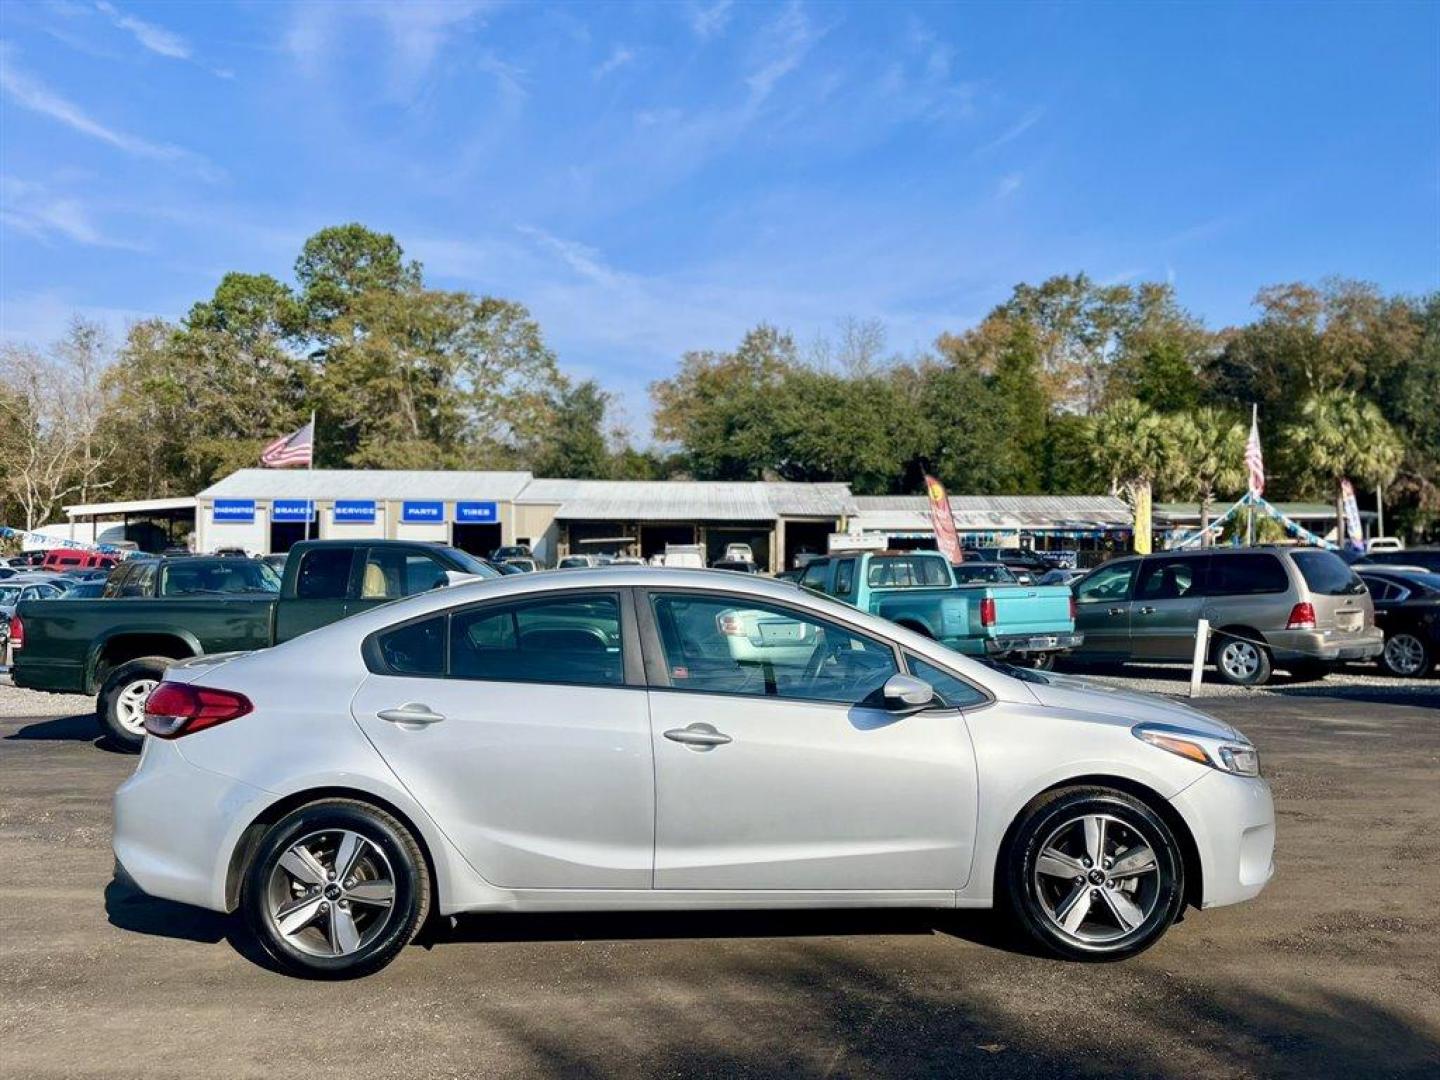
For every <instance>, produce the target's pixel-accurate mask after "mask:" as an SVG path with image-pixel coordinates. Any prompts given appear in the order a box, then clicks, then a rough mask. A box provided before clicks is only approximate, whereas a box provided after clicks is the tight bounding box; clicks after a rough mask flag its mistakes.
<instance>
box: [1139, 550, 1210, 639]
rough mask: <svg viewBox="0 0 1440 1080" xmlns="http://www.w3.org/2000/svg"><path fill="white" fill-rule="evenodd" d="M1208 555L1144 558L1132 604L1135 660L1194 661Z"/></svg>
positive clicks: (1202, 605) (1203, 601) (1203, 598)
mask: <svg viewBox="0 0 1440 1080" xmlns="http://www.w3.org/2000/svg"><path fill="white" fill-rule="evenodd" d="M1209 561H1210V560H1209V558H1208V556H1204V555H1157V556H1151V557H1148V558H1146V559H1145V560H1144V562H1143V564H1142V566H1141V569H1140V574H1139V576H1138V577H1137V578H1136V581H1135V588H1134V590H1133V596H1134V599H1133V600H1132V602H1131V607H1130V655H1131V656H1132V657H1134V658H1135V659H1136V660H1189V659H1191V658H1192V657H1193V656H1194V655H1195V629H1196V626H1197V625H1198V624H1199V622H1200V614H1201V611H1202V610H1203V607H1204V604H1205V568H1206V566H1207V565H1208V563H1209Z"/></svg>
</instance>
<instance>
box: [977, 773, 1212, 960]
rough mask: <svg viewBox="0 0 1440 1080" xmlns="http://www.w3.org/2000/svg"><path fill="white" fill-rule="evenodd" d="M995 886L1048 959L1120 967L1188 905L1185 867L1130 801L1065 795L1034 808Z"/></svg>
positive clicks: (1163, 828) (1146, 812) (1120, 796)
mask: <svg viewBox="0 0 1440 1080" xmlns="http://www.w3.org/2000/svg"><path fill="white" fill-rule="evenodd" d="M1004 858H1005V861H1004V863H1003V864H1002V866H1001V872H1000V875H999V880H998V882H997V884H999V885H1000V886H1001V887H1002V888H1003V891H1004V902H1005V904H1006V905H1007V906H1008V908H1009V911H1010V914H1011V916H1012V918H1013V919H1014V921H1015V922H1016V923H1017V924H1018V925H1019V926H1020V928H1021V929H1022V930H1024V931H1025V933H1026V934H1028V935H1029V936H1030V938H1031V939H1033V940H1034V941H1035V942H1036V943H1037V944H1039V945H1040V946H1041V947H1042V948H1043V949H1045V950H1046V951H1047V952H1051V953H1054V954H1056V955H1058V956H1062V957H1066V958H1068V959H1072V960H1118V959H1124V958H1125V957H1129V956H1134V955H1135V954H1136V953H1139V952H1141V951H1143V950H1145V949H1147V948H1149V947H1150V946H1151V945H1153V944H1154V943H1155V942H1156V941H1158V940H1159V939H1160V936H1161V935H1162V934H1164V933H1165V931H1166V930H1167V929H1168V928H1169V926H1170V924H1171V923H1172V922H1174V921H1175V919H1176V918H1177V917H1178V916H1179V915H1180V912H1181V911H1182V909H1183V908H1184V906H1185V863H1184V858H1183V857H1182V855H1181V852H1180V848H1179V845H1178V844H1177V843H1176V841H1175V837H1174V835H1173V834H1172V833H1171V831H1170V829H1169V827H1168V826H1167V825H1166V824H1165V822H1164V821H1163V820H1162V819H1161V818H1160V817H1159V816H1158V815H1157V814H1156V813H1155V812H1154V811H1152V810H1151V809H1150V808H1149V807H1148V806H1146V805H1145V804H1144V803H1143V802H1141V801H1140V800H1138V799H1136V798H1134V797H1133V796H1130V795H1127V794H1125V793H1124V792H1120V791H1115V790H1112V789H1109V788H1094V787H1086V788H1069V789H1064V790H1061V791H1057V792H1053V793H1051V794H1049V795H1047V796H1045V797H1044V798H1042V799H1040V800H1038V801H1037V802H1036V803H1034V804H1032V805H1031V807H1030V808H1029V810H1028V811H1027V812H1026V814H1025V816H1024V817H1023V818H1022V820H1021V822H1020V824H1019V827H1018V829H1017V831H1016V833H1015V836H1014V839H1013V840H1012V842H1011V843H1010V845H1009V846H1008V848H1007V851H1006V854H1005V856H1004Z"/></svg>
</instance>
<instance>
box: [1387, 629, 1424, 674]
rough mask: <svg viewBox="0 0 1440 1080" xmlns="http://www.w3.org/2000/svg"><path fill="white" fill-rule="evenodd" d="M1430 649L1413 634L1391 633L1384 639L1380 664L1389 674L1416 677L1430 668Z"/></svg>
mask: <svg viewBox="0 0 1440 1080" xmlns="http://www.w3.org/2000/svg"><path fill="white" fill-rule="evenodd" d="M1431 659H1432V658H1431V656H1430V649H1429V648H1428V647H1427V646H1426V644H1425V642H1424V641H1422V640H1421V639H1420V638H1418V637H1416V636H1415V635H1414V634H1406V633H1399V634H1391V635H1390V636H1389V637H1387V638H1386V639H1385V651H1384V652H1382V653H1381V654H1380V666H1381V667H1382V668H1384V669H1385V670H1386V671H1388V672H1389V673H1390V674H1391V675H1399V676H1402V677H1404V678H1416V677H1418V676H1421V675H1424V674H1425V673H1426V672H1427V671H1429V670H1430V664H1431Z"/></svg>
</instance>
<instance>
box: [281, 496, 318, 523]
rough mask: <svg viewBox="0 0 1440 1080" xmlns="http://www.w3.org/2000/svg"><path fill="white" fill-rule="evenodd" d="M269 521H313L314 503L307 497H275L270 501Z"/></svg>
mask: <svg viewBox="0 0 1440 1080" xmlns="http://www.w3.org/2000/svg"><path fill="white" fill-rule="evenodd" d="M270 520H271V521H314V520H315V504H314V503H313V502H311V501H310V500H309V499H275V500H274V501H273V502H271V503H270Z"/></svg>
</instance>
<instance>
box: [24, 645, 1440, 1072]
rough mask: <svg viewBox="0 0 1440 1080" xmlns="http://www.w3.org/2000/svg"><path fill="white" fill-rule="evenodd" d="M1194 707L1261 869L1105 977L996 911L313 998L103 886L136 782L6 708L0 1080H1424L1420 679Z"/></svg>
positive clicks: (481, 954)
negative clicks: (1020, 931) (1253, 892)
mask: <svg viewBox="0 0 1440 1080" xmlns="http://www.w3.org/2000/svg"><path fill="white" fill-rule="evenodd" d="M1183 679H1184V675H1183V672H1177V670H1176V669H1168V670H1165V669H1159V670H1156V669H1127V670H1126V671H1125V672H1124V673H1123V674H1121V675H1118V676H1105V680H1106V681H1111V682H1118V683H1120V684H1122V685H1135V686H1139V687H1142V688H1146V689H1153V690H1159V691H1162V692H1167V691H1168V692H1175V691H1178V690H1180V689H1183ZM1206 690H1207V697H1206V699H1205V700H1204V701H1203V702H1201V703H1200V704H1202V705H1203V707H1205V708H1207V709H1209V710H1210V711H1213V712H1214V713H1215V714H1217V715H1219V716H1222V717H1224V718H1225V719H1227V720H1230V721H1232V722H1234V723H1236V724H1238V725H1239V726H1241V727H1242V728H1243V729H1244V730H1245V731H1246V732H1247V733H1248V734H1249V735H1250V736H1251V737H1252V738H1253V739H1254V740H1255V741H1256V742H1257V743H1258V744H1259V746H1260V748H1261V750H1262V754H1263V760H1264V767H1265V771H1266V773H1267V774H1268V775H1269V777H1270V780H1271V783H1272V785H1273V787H1274V790H1275V795H1276V802H1277V807H1278V812H1279V825H1280V837H1279V851H1278V856H1277V858H1278V866H1279V869H1278V874H1277V877H1276V879H1275V881H1274V882H1272V884H1271V886H1270V887H1269V888H1268V889H1267V890H1266V892H1265V893H1263V894H1262V895H1261V897H1260V898H1259V899H1258V900H1256V901H1254V902H1252V903H1250V904H1246V905H1242V906H1239V907H1233V908H1225V909H1217V910H1214V911H1210V912H1204V913H1198V912H1191V913H1190V914H1189V915H1188V917H1187V918H1186V919H1185V921H1184V922H1183V923H1181V924H1180V925H1179V926H1177V927H1175V928H1174V929H1173V930H1172V931H1171V933H1170V934H1169V935H1168V936H1167V937H1166V938H1165V940H1164V941H1163V942H1161V944H1160V945H1158V946H1157V947H1156V948H1154V949H1152V950H1151V951H1150V952H1148V953H1146V954H1145V955H1143V956H1141V957H1140V958H1138V959H1136V960H1133V961H1130V962H1127V963H1124V964H1109V965H1073V964H1064V963H1059V962H1055V961H1050V960H1047V959H1041V958H1037V957H1034V956H1031V955H1029V954H1027V953H1026V952H1024V951H1021V950H1019V949H1018V948H1017V946H1016V945H1015V944H1014V943H1013V942H1012V941H1011V940H1010V939H1009V938H1008V936H1007V935H1005V934H1004V933H1003V932H1002V930H1001V929H1000V927H999V926H998V924H997V921H996V920H995V919H993V918H992V917H990V916H989V915H988V914H985V913H971V914H965V915H951V914H937V913H932V912H925V913H904V912H901V913H895V912H886V913H843V914H835V913H803V914H786V915H783V916H781V915H768V914H760V913H747V914H714V913H709V914H676V915H666V914H653V913H652V914H645V915H606V916H589V917H574V916H490V917H485V918H479V917H475V918H469V919H463V920H460V921H459V923H458V925H456V926H454V927H451V926H448V925H447V926H442V927H439V928H436V929H435V930H434V931H433V932H432V933H431V934H430V935H429V936H428V938H427V940H426V942H425V944H424V945H423V946H421V947H415V948H412V949H410V950H408V952H407V954H406V955H404V956H402V957H401V958H400V959H399V960H398V961H397V962H396V963H395V964H394V965H392V966H391V967H390V968H388V969H387V970H385V971H384V972H382V973H381V974H379V975H378V976H375V977H373V978H371V979H367V980H363V981H360V982H354V983H344V984H317V983H307V982H301V981H297V980H292V979H288V978H285V977H283V976H280V975H277V974H275V973H273V972H272V971H270V970H268V969H267V968H266V967H264V966H262V965H261V964H260V963H258V962H257V961H256V960H255V958H254V957H253V956H252V955H251V954H250V952H249V951H248V949H247V947H246V946H245V945H244V943H243V940H242V939H240V938H239V937H238V936H237V935H236V933H235V930H234V927H233V925H232V923H231V921H230V920H228V919H224V918H221V917H218V916H214V915H211V914H209V913H205V912H200V911H193V910H190V909H186V908H182V907H180V906H178V905H173V904H168V903H163V902H159V901H155V900H151V899H148V898H146V897H144V896H140V895H137V894H135V893H133V892H129V891H127V890H125V889H124V888H122V887H120V886H118V885H116V884H114V883H113V882H112V880H111V870H112V860H111V855H110V848H109V844H110V810H109V799H110V795H111V793H112V791H113V790H114V788H115V786H116V785H117V784H118V783H119V782H120V781H121V779H123V777H124V776H125V775H126V774H127V773H128V771H129V770H130V769H131V768H132V767H133V764H134V759H133V758H131V757H128V756H125V755H121V754H117V753H112V752H110V751H108V750H106V749H104V748H103V747H101V746H97V745H95V727H94V720H93V718H92V717H90V716H89V715H88V710H89V706H90V703H89V702H88V701H86V700H84V699H76V698H60V697H51V696H48V695H38V694H32V693H27V692H23V691H19V690H15V689H14V688H12V687H9V686H4V685H0V866H3V867H4V869H5V873H4V874H3V875H0V993H3V1001H4V1003H5V1007H4V1008H3V1009H0V1047H3V1051H0V1075H3V1076H5V1077H16V1078H20V1077H25V1078H31V1077H71V1076H75V1077H82V1076H83V1077H101V1076H103V1077H131V1076H135V1077H139V1076H144V1077H192V1076H198V1075H204V1076H215V1077H219V1076H224V1077H232V1076H234V1077H265V1078H267V1080H269V1078H273V1077H276V1076H291V1075H297V1076H298V1075H304V1076H306V1077H314V1078H322V1077H350V1076H356V1075H363V1074H371V1075H376V1076H384V1077H462V1076H463V1077H468V1076H494V1075H564V1076H631V1075H635V1076H768V1075H787V1076H812V1075H813V1076H825V1075H835V1076H876V1075H887V1076H957V1075H978V1076H1036V1077H1039V1076H1055V1075H1102V1074H1115V1073H1119V1074H1124V1075H1127V1076H1164V1077H1181V1076H1185V1077H1191V1076H1257V1077H1260V1076H1263V1077H1270V1076H1296V1077H1300V1076H1305V1077H1316V1076H1337V1077H1338V1076H1346V1077H1355V1076H1366V1077H1370V1076H1376V1077H1380V1076H1406V1077H1420V1076H1437V1075H1440V910H1437V907H1436V899H1435V898H1436V897H1437V895H1440V797H1437V791H1440V680H1434V679H1432V680H1430V681H1429V682H1428V683H1416V684H1414V685H1405V684H1400V683H1398V682H1396V681H1395V680H1388V679H1386V680H1381V679H1378V678H1367V677H1363V676H1361V677H1356V678H1351V677H1349V676H1346V677H1335V678H1332V679H1330V680H1326V681H1325V682H1323V683H1307V684H1284V683H1277V685H1276V686H1275V687H1273V688H1272V689H1268V690H1263V691H1246V692H1242V693H1231V692H1228V691H1224V690H1222V689H1220V688H1216V687H1211V686H1208V685H1207V687H1206ZM176 813H177V814H183V813H184V807H176ZM232 941H233V942H234V943H233V944H232ZM237 946H238V947H237Z"/></svg>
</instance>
